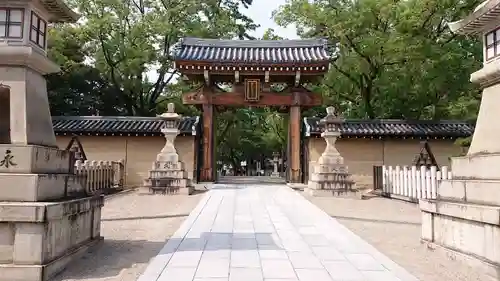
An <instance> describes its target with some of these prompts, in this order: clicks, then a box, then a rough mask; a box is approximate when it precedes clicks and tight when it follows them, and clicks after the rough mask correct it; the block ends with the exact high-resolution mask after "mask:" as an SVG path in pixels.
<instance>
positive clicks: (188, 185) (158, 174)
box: [144, 103, 194, 195]
mask: <svg viewBox="0 0 500 281" xmlns="http://www.w3.org/2000/svg"><path fill="white" fill-rule="evenodd" d="M158 117H160V118H161V119H162V120H163V123H164V127H163V128H162V129H161V132H162V133H163V134H164V135H165V140H166V141H165V146H164V147H163V149H162V150H161V151H160V153H158V155H157V156H156V161H155V162H153V168H152V169H151V170H150V171H149V177H148V178H147V179H145V180H144V186H145V187H148V188H149V189H151V190H153V191H154V192H156V191H157V190H161V191H162V192H163V193H164V194H165V193H178V194H187V195H190V194H192V193H193V191H194V187H193V185H192V182H191V180H190V179H189V178H188V176H187V172H186V171H185V169H184V163H183V162H182V161H180V160H179V154H177V150H176V149H175V145H174V142H175V138H176V137H177V135H178V134H179V124H180V122H181V119H182V116H180V115H179V114H177V113H175V105H174V104H173V103H169V104H168V106H167V112H166V113H163V114H162V115H159V116H158Z"/></svg>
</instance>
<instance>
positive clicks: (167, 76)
mask: <svg viewBox="0 0 500 281" xmlns="http://www.w3.org/2000/svg"><path fill="white" fill-rule="evenodd" d="M251 3H252V0H208V1H201V0H194V1H183V0H151V1H144V0H125V1H122V0H73V1H72V2H71V4H72V5H73V6H74V7H75V8H77V9H78V11H79V12H80V13H81V15H82V16H83V18H84V19H85V20H84V21H82V24H80V27H79V31H80V34H79V36H81V38H83V40H84V42H85V47H86V48H87V49H88V51H89V57H90V58H91V59H92V61H93V62H94V65H95V68H96V69H98V70H99V71H100V72H101V73H103V74H105V76H106V77H105V78H106V80H107V81H109V85H110V87H111V88H112V91H113V92H114V94H115V95H116V97H117V99H118V100H119V102H120V104H122V105H123V107H124V111H125V113H126V114H128V115H143V116H150V115H155V114H157V113H158V112H157V109H158V105H159V104H162V103H163V102H164V100H165V98H167V97H168V96H169V95H170V94H171V93H170V92H171V91H175V89H170V86H169V85H170V84H171V83H172V82H175V81H176V80H177V79H178V78H179V77H178V74H177V73H176V71H175V70H174V69H173V60H172V56H171V52H172V50H173V47H174V45H175V44H176V43H177V42H178V40H179V39H180V38H182V37H186V36H197V37H209V38H234V37H239V38H250V37H251V36H249V35H248V33H247V31H248V30H253V29H255V28H256V27H257V25H255V24H254V23H253V21H252V20H251V19H249V18H248V17H246V16H245V15H244V14H242V13H241V11H240V7H247V6H248V5H250V4H251ZM155 70H156V75H151V74H152V73H153V74H154V72H155ZM152 76H154V77H153V79H151V77H152ZM160 108H161V106H160Z"/></svg>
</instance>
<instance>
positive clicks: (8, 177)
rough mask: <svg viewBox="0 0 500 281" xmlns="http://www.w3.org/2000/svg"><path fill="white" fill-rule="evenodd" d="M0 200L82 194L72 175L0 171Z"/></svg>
mask: <svg viewBox="0 0 500 281" xmlns="http://www.w3.org/2000/svg"><path fill="white" fill-rule="evenodd" d="M0 187H2V188H0V201H20V202H37V201H51V200H58V199H61V198H68V197H75V196H82V195H84V194H85V189H84V187H83V186H82V185H81V184H80V182H79V181H78V180H77V178H76V176H74V175H67V174H12V173H0Z"/></svg>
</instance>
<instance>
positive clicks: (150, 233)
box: [53, 191, 203, 281]
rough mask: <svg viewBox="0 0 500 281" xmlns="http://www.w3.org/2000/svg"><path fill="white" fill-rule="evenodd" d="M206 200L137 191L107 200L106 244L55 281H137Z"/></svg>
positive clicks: (100, 245)
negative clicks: (201, 202)
mask: <svg viewBox="0 0 500 281" xmlns="http://www.w3.org/2000/svg"><path fill="white" fill-rule="evenodd" d="M202 196H203V194H196V195H191V196H183V195H174V196H168V195H167V196H163V195H149V194H147V193H145V192H144V191H135V192H131V193H130V194H126V195H119V196H117V197H115V198H111V199H110V200H107V201H106V203H105V205H104V208H103V212H102V225H101V227H102V228H101V235H102V236H104V241H103V242H102V243H101V244H99V245H98V246H96V247H95V248H93V249H92V250H91V251H90V252H89V253H87V254H86V255H85V256H83V257H82V258H81V259H80V260H76V261H74V262H73V263H72V264H70V266H69V267H68V268H67V269H66V270H65V271H64V272H63V273H62V274H61V275H59V276H57V277H56V278H55V279H54V280H53V281H76V280H78V281H98V280H99V281H104V280H106V281H135V280H136V279H137V278H138V277H139V275H140V274H141V273H142V272H143V271H144V270H145V269H146V266H147V264H148V262H149V260H150V259H151V258H152V257H153V256H155V255H156V254H157V253H158V252H159V251H160V250H161V248H162V247H163V245H164V244H165V241H166V240H167V239H168V238H169V237H170V236H171V235H172V234H174V232H175V231H176V230H177V229H178V228H179V226H180V225H181V223H182V222H183V221H184V219H185V218H186V217H187V216H188V215H189V213H190V212H191V210H192V209H193V208H194V207H195V206H196V205H197V204H198V201H199V200H200V199H201V197H202ZM172 281H174V280H172Z"/></svg>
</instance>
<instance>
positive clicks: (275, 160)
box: [271, 153, 280, 177]
mask: <svg viewBox="0 0 500 281" xmlns="http://www.w3.org/2000/svg"><path fill="white" fill-rule="evenodd" d="M278 157H279V153H274V154H273V172H272V174H271V177H279V176H280V173H279V171H278V164H279V158H278Z"/></svg>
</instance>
